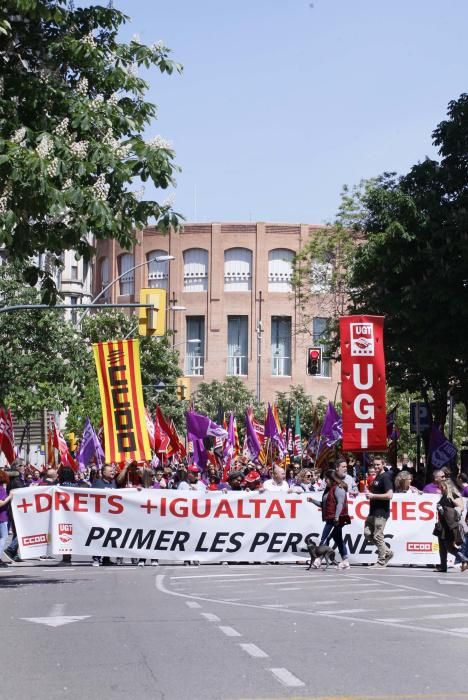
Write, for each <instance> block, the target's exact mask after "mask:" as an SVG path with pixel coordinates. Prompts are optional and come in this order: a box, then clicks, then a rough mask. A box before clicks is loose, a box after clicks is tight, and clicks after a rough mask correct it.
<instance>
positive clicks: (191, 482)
mask: <svg viewBox="0 0 468 700" xmlns="http://www.w3.org/2000/svg"><path fill="white" fill-rule="evenodd" d="M177 488H178V490H180V491H202V492H203V493H204V492H205V491H206V486H205V484H204V483H203V481H202V480H201V479H200V470H199V468H198V467H196V466H195V465H193V464H191V465H190V466H189V467H187V481H181V482H180V484H179V486H178V487H177Z"/></svg>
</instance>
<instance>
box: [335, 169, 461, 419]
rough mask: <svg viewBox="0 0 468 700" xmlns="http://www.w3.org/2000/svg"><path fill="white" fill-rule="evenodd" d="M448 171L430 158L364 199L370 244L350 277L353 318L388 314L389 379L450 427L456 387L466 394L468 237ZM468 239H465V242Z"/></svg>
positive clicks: (387, 177) (381, 182)
mask: <svg viewBox="0 0 468 700" xmlns="http://www.w3.org/2000/svg"><path fill="white" fill-rule="evenodd" d="M445 185H446V173H445V172H444V171H443V168H442V167H441V166H440V164H438V163H436V162H435V161H429V160H426V161H425V162H423V163H419V164H417V165H416V166H414V167H413V168H412V169H411V171H410V172H409V173H408V175H406V176H404V177H400V178H397V177H396V176H395V175H394V174H384V175H383V176H382V177H381V178H379V179H378V180H377V181H376V182H375V183H374V185H373V186H372V187H371V188H369V189H368V191H367V193H366V196H365V197H364V198H363V204H364V208H363V228H364V230H365V231H366V233H367V240H366V243H365V244H364V245H362V246H360V247H359V248H358V249H357V251H356V255H355V258H354V262H353V266H352V271H351V275H350V279H349V283H350V290H349V293H350V298H351V303H350V307H349V311H350V313H367V314H381V315H385V353H386V361H387V378H388V382H389V383H390V384H391V385H392V386H394V387H395V388H397V389H399V390H400V391H410V392H413V393H414V392H417V393H419V392H420V393H421V394H422V396H423V398H424V400H425V401H427V402H428V403H431V405H432V407H433V413H434V420H435V421H436V422H437V423H440V424H442V425H443V424H444V423H445V419H446V415H447V392H448V389H449V388H450V387H452V388H457V389H458V390H459V391H464V390H465V391H466V376H467V360H468V352H467V351H468V340H467V338H466V333H465V331H464V327H465V324H466V323H467V321H468V310H467V309H468V307H467V302H468V298H467V290H466V281H464V277H465V276H466V270H465V271H464V272H462V268H463V266H462V265H461V264H460V262H459V261H460V259H465V260H467V255H468V246H467V244H466V234H464V233H463V232H462V231H460V229H459V227H458V226H457V224H456V208H455V209H454V208H453V203H452V202H450V204H448V198H449V197H448V193H447V189H446V186H445ZM464 239H465V240H464Z"/></svg>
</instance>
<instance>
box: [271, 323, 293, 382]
mask: <svg viewBox="0 0 468 700" xmlns="http://www.w3.org/2000/svg"><path fill="white" fill-rule="evenodd" d="M271 359H272V366H271V374H272V375H273V376H274V377H288V376H291V317H290V316H272V317H271Z"/></svg>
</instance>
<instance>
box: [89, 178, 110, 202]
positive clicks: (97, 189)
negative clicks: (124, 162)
mask: <svg viewBox="0 0 468 700" xmlns="http://www.w3.org/2000/svg"><path fill="white" fill-rule="evenodd" d="M109 188H110V185H109V184H108V183H107V182H106V176H105V175H103V174H101V175H99V177H98V179H97V180H96V182H95V183H94V185H93V190H94V196H95V197H96V199H100V200H103V201H104V200H106V199H107V197H108V195H109Z"/></svg>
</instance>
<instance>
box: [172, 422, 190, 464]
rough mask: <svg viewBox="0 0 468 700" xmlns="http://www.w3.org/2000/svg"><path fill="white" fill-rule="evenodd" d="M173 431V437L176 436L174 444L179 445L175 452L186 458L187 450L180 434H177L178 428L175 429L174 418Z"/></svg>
mask: <svg viewBox="0 0 468 700" xmlns="http://www.w3.org/2000/svg"><path fill="white" fill-rule="evenodd" d="M171 430H172V435H173V436H174V444H177V450H175V452H176V453H177V454H179V455H180V456H181V457H186V456H187V450H186V449H185V445H184V443H183V442H182V440H181V439H180V437H179V433H178V432H177V428H176V427H175V425H174V421H173V420H172V418H171Z"/></svg>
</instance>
